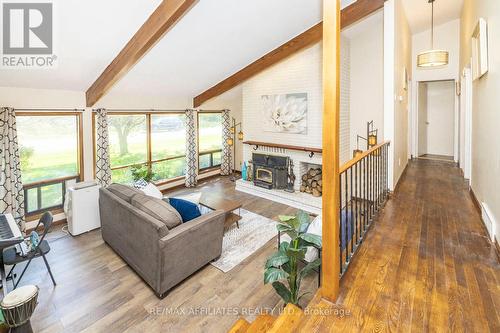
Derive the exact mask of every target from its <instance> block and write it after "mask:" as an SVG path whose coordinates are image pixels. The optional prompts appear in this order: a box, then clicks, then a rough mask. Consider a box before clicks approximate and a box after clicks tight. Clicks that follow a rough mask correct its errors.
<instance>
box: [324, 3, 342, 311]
mask: <svg viewBox="0 0 500 333" xmlns="http://www.w3.org/2000/svg"><path fill="white" fill-rule="evenodd" d="M339 70H340V0H323V256H322V274H323V277H322V283H323V285H322V290H321V295H322V296H323V298H325V299H327V300H329V301H332V302H334V301H335V300H336V299H337V296H338V294H339V283H340V247H339V200H340V198H339V196H340V189H339V144H340V135H339V122H340V117H339V114H340V105H339V101H340V79H339V76H340V73H339Z"/></svg>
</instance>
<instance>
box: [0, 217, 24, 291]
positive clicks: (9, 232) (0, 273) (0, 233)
mask: <svg viewBox="0 0 500 333" xmlns="http://www.w3.org/2000/svg"><path fill="white" fill-rule="evenodd" d="M23 241H24V238H23V234H22V233H21V230H20V229H19V226H18V225H17V223H16V221H14V218H13V217H12V215H11V214H5V215H3V214H0V278H1V279H2V291H3V295H4V297H5V296H6V295H7V280H6V276H5V267H4V265H3V249H5V248H7V247H10V246H14V245H17V244H22V243H23Z"/></svg>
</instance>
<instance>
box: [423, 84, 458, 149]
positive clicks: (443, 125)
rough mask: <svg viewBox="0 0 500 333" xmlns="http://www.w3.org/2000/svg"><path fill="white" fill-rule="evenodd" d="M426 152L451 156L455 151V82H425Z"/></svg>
mask: <svg viewBox="0 0 500 333" xmlns="http://www.w3.org/2000/svg"><path fill="white" fill-rule="evenodd" d="M426 114H427V121H426V125H427V128H426V131H427V151H426V154H430V155H442V156H449V157H453V156H454V152H455V82H454V81H436V82H428V83H427V112H426Z"/></svg>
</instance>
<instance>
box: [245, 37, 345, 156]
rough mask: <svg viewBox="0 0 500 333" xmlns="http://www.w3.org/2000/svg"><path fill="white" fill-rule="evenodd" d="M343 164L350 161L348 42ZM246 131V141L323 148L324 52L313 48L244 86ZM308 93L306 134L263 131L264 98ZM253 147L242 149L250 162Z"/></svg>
mask: <svg viewBox="0 0 500 333" xmlns="http://www.w3.org/2000/svg"><path fill="white" fill-rule="evenodd" d="M341 63H342V64H341V103H340V104H341V115H340V122H341V123H340V137H341V147H340V151H341V156H340V161H341V164H342V163H345V162H346V161H348V160H349V159H350V147H349V136H350V133H349V103H350V97H349V77H350V75H349V41H348V40H347V39H345V38H342V40H341ZM242 86H243V131H244V132H245V140H249V141H260V142H269V143H281V144H288V145H295V146H307V147H314V148H321V147H322V144H323V142H322V140H323V139H322V103H323V95H322V49H321V44H319V43H318V44H316V45H313V46H311V47H309V48H307V49H305V50H303V51H301V52H299V53H297V54H295V55H293V56H291V57H290V58H288V59H286V60H284V61H282V62H281V63H279V64H277V65H275V66H273V67H271V68H269V69H267V70H265V71H264V72H262V73H260V74H258V75H256V76H255V77H253V78H251V79H250V80H248V81H246V82H244V83H243V85H242ZM289 93H307V95H308V120H307V121H308V129H307V133H306V134H284V133H274V132H265V131H263V130H262V126H261V125H262V100H261V96H263V95H275V94H289ZM251 153H252V147H249V146H246V145H245V146H244V147H243V158H244V160H250V159H251Z"/></svg>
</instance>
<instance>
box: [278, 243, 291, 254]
mask: <svg viewBox="0 0 500 333" xmlns="http://www.w3.org/2000/svg"><path fill="white" fill-rule="evenodd" d="M288 247H290V243H288V242H287V241H284V242H281V244H280V247H279V251H281V252H286V250H288Z"/></svg>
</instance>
